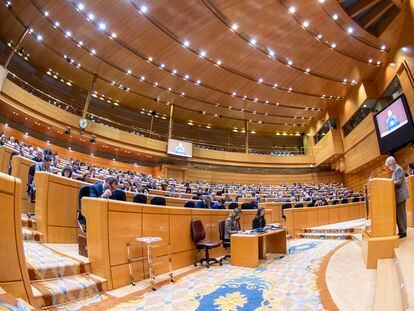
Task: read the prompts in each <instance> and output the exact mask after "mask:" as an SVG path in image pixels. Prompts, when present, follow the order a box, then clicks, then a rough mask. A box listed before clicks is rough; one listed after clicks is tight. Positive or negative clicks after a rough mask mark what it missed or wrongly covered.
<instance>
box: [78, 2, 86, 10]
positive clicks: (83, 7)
mask: <svg viewBox="0 0 414 311" xmlns="http://www.w3.org/2000/svg"><path fill="white" fill-rule="evenodd" d="M78 9H79V11H82V10H83V9H85V5H84V4H83V3H79V4H78Z"/></svg>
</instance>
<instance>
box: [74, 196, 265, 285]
mask: <svg viewBox="0 0 414 311" xmlns="http://www.w3.org/2000/svg"><path fill="white" fill-rule="evenodd" d="M82 205H83V211H84V214H85V216H86V219H87V227H88V230H87V239H88V256H89V260H90V261H91V270H92V273H94V274H97V275H100V276H102V277H105V278H106V279H107V280H108V288H109V289H114V288H118V287H121V286H124V285H127V284H130V278H129V270H128V255H127V243H131V242H134V239H135V238H136V237H142V236H158V237H162V238H163V244H162V246H161V247H159V248H156V249H154V251H153V255H154V256H156V257H158V258H155V260H154V264H155V273H156V274H160V273H164V272H167V271H168V262H167V245H166V243H169V244H170V245H171V253H172V264H173V269H178V268H182V267H185V266H189V265H192V263H193V261H194V260H196V258H197V256H200V255H202V254H197V251H196V250H195V248H194V243H193V242H192V240H191V230H190V225H191V220H192V219H200V220H201V221H202V222H203V225H204V229H205V231H206V239H207V240H212V241H220V238H219V229H218V223H219V221H220V220H225V219H226V218H227V217H228V215H229V213H230V211H229V210H211V209H189V208H180V207H165V206H154V205H145V204H135V203H130V202H119V201H112V200H105V199H96V198H84V199H82ZM255 213H256V211H254V210H250V211H247V210H244V211H243V216H242V219H241V224H242V228H243V229H251V225H252V219H253V217H254V215H255ZM266 218H267V219H268V220H269V219H270V211H266ZM143 254H144V255H145V252H144V251H143V249H142V246H141V245H138V247H135V248H133V252H132V254H131V257H132V258H135V257H141V256H142V255H143ZM224 254H225V250H224V249H223V247H219V248H215V249H213V251H212V256H214V257H217V256H221V255H224ZM146 269H147V268H146V263H145V261H138V262H136V263H134V264H132V270H133V271H134V275H135V276H136V278H137V279H142V278H143V275H144V271H147V270H146Z"/></svg>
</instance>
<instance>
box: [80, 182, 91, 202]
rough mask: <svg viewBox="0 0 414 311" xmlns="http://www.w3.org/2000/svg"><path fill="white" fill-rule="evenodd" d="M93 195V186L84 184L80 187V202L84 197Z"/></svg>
mask: <svg viewBox="0 0 414 311" xmlns="http://www.w3.org/2000/svg"><path fill="white" fill-rule="evenodd" d="M90 195H91V186H89V185H84V186H82V187H81V188H80V189H79V202H80V200H81V199H82V198H83V197H90Z"/></svg>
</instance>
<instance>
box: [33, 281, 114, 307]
mask: <svg viewBox="0 0 414 311" xmlns="http://www.w3.org/2000/svg"><path fill="white" fill-rule="evenodd" d="M31 285H32V291H33V296H34V298H35V301H36V306H37V307H39V308H42V307H50V306H54V305H60V304H64V303H67V302H72V301H75V300H79V299H83V298H87V297H90V296H92V295H96V294H98V293H100V292H102V291H105V290H106V289H107V288H106V279H104V278H101V277H99V276H97V275H93V274H88V273H84V274H78V275H71V276H65V277H61V278H56V279H49V280H43V281H32V283H31Z"/></svg>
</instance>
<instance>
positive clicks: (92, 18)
mask: <svg viewBox="0 0 414 311" xmlns="http://www.w3.org/2000/svg"><path fill="white" fill-rule="evenodd" d="M88 19H90V20H91V21H93V20H94V19H95V15H93V14H92V13H89V14H88Z"/></svg>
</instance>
